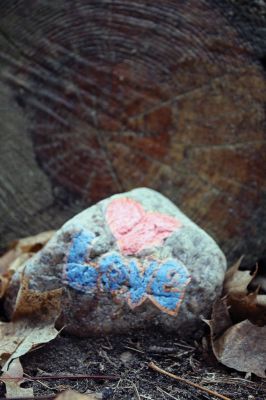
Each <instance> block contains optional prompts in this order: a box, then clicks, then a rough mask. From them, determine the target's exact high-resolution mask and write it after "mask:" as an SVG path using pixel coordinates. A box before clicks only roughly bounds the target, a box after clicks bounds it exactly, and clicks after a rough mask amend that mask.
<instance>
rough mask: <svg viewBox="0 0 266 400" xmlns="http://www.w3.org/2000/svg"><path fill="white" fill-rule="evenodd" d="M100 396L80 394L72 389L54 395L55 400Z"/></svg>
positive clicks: (85, 399) (93, 399)
mask: <svg viewBox="0 0 266 400" xmlns="http://www.w3.org/2000/svg"><path fill="white" fill-rule="evenodd" d="M101 398H102V396H101V395H99V394H94V393H90V394H81V393H78V392H74V391H73V390H66V391H65V392H63V393H60V394H59V396H57V397H56V399H57V400H100V399H101Z"/></svg>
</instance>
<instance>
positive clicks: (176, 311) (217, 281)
mask: <svg viewBox="0 0 266 400" xmlns="http://www.w3.org/2000/svg"><path fill="white" fill-rule="evenodd" d="M225 269H226V261H225V257H224V255H223V253H222V252H221V250H220V249H219V247H218V246H217V244H216V243H215V242H214V241H213V239H212V238H210V237H209V236H208V235H207V234H206V233H205V232H204V231H203V230H202V229H200V228H199V227H198V226H197V225H195V224H194V223H193V222H192V221H191V220H190V219H188V218H187V217H186V216H185V215H184V214H183V213H182V212H181V211H179V210H178V208H177V207H176V206H175V205H174V204H173V203H171V202H170V201H169V200H168V199H166V198H165V197H164V196H162V195H161V194H159V193H158V192H155V191H153V190H151V189H146V188H140V189H135V190H132V191H130V192H127V193H122V194H118V195H114V196H112V197H110V198H108V199H105V200H103V201H101V202H99V203H97V204H96V205H94V206H92V207H90V208H88V209H87V210H85V211H83V212H82V213H80V214H78V215H77V216H75V217H74V218H72V219H71V220H69V221H68V222H66V223H65V224H64V225H63V227H62V228H61V229H60V230H59V231H58V232H57V233H56V234H55V236H54V237H53V238H52V239H51V240H50V242H49V243H48V244H47V245H46V247H45V248H44V249H43V250H41V251H40V252H39V253H37V254H36V256H34V257H33V258H32V259H30V260H29V261H28V262H26V264H25V265H24V266H22V268H21V271H22V270H23V276H24V277H26V278H28V279H29V287H30V289H32V290H36V291H47V290H52V289H57V288H60V287H63V288H64V290H63V295H62V314H61V316H60V318H59V320H58V326H65V327H66V328H65V329H66V330H67V331H68V332H70V333H73V334H77V335H82V336H86V335H91V334H106V333H117V332H120V333H121V332H128V331H130V330H133V329H141V328H149V327H151V326H160V327H163V328H164V329H166V330H172V331H175V332H178V333H179V334H181V335H183V336H195V335H197V334H200V332H201V327H202V322H201V318H200V317H201V315H203V316H205V317H206V316H208V314H209V312H210V308H211V305H212V302H213V301H214V299H215V298H216V297H217V295H219V294H220V290H221V286H222V282H223V278H224V273H225ZM21 271H20V272H17V273H16V274H15V276H14V277H13V280H12V282H11V286H10V290H9V296H8V298H9V300H8V301H7V303H6V308H7V310H8V313H9V315H11V314H12V304H14V302H15V298H16V294H17V291H18V288H19V282H20V280H21V276H22V274H21Z"/></svg>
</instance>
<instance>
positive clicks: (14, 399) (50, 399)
mask: <svg viewBox="0 0 266 400" xmlns="http://www.w3.org/2000/svg"><path fill="white" fill-rule="evenodd" d="M57 396H58V394H57V395H52V396H40V397H8V398H7V397H0V400H7V399H8V400H53V399H55V398H56V397H57Z"/></svg>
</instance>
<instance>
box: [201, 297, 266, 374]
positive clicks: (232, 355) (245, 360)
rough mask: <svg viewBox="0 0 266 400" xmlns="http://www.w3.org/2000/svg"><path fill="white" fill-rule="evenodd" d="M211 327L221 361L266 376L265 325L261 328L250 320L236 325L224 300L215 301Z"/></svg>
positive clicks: (215, 348)
mask: <svg viewBox="0 0 266 400" xmlns="http://www.w3.org/2000/svg"><path fill="white" fill-rule="evenodd" d="M208 324H209V326H210V329H211V342H212V348H213V352H214V354H215V356H216V358H217V359H218V361H220V362H221V363H222V364H224V365H226V366H227V367H230V368H234V369H236V370H238V371H244V372H252V373H254V374H256V375H258V376H260V377H266V373H265V362H266V326H263V327H259V326H257V325H254V324H252V323H251V322H250V321H248V320H244V321H242V322H240V323H238V324H235V325H233V323H232V321H231V320H230V314H229V311H228V307H227V302H226V299H225V298H224V299H219V300H217V301H216V302H215V304H214V306H213V312H212V319H211V321H208Z"/></svg>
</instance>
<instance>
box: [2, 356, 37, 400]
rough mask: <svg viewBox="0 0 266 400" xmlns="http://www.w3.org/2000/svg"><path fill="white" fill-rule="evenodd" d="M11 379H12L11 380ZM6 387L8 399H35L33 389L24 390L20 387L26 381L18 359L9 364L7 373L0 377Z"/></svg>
mask: <svg viewBox="0 0 266 400" xmlns="http://www.w3.org/2000/svg"><path fill="white" fill-rule="evenodd" d="M10 378H11V379H10ZM0 381H2V382H4V384H5V387H6V398H12V397H33V389H32V388H22V387H21V386H20V385H21V384H22V383H23V382H24V381H25V379H24V378H23V368H22V365H21V363H20V361H19V359H18V358H16V359H15V360H13V361H12V362H11V363H10V364H9V368H8V371H7V372H4V374H3V375H2V376H1V377H0Z"/></svg>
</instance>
